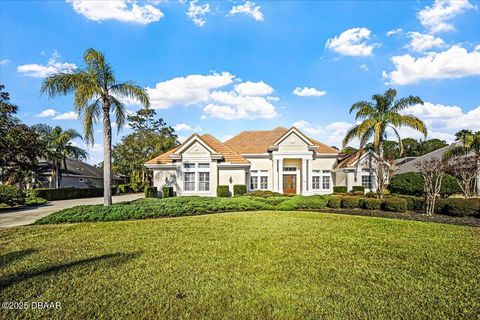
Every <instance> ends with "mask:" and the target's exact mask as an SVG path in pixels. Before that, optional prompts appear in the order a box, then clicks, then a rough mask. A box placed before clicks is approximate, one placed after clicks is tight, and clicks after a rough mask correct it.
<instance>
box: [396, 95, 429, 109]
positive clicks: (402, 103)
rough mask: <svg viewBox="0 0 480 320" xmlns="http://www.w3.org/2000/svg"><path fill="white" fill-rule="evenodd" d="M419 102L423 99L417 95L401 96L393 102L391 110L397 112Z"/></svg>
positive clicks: (421, 102)
mask: <svg viewBox="0 0 480 320" xmlns="http://www.w3.org/2000/svg"><path fill="white" fill-rule="evenodd" d="M417 104H421V105H423V100H422V99H421V98H420V97H417V96H408V97H406V98H401V99H399V100H397V101H396V102H395V104H394V105H393V107H392V109H391V111H393V112H399V111H402V110H405V109H406V108H408V107H411V106H414V105H417Z"/></svg>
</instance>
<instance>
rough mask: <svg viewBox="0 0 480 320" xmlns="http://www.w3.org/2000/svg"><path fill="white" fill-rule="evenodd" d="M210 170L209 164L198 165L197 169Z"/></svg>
mask: <svg viewBox="0 0 480 320" xmlns="http://www.w3.org/2000/svg"><path fill="white" fill-rule="evenodd" d="M208 168H210V163H199V164H198V169H208Z"/></svg>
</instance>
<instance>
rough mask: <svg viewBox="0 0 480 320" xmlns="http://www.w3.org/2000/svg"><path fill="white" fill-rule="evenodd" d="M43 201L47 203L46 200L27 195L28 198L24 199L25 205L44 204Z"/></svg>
mask: <svg viewBox="0 0 480 320" xmlns="http://www.w3.org/2000/svg"><path fill="white" fill-rule="evenodd" d="M45 203H47V200H46V199H43V198H38V197H29V198H27V199H25V204H26V205H27V206H39V205H42V204H45Z"/></svg>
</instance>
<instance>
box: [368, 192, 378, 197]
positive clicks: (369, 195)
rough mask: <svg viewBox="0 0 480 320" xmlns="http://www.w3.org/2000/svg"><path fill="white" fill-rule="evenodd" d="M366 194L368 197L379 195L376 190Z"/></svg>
mask: <svg viewBox="0 0 480 320" xmlns="http://www.w3.org/2000/svg"><path fill="white" fill-rule="evenodd" d="M366 196H367V197H368V198H376V197H377V194H376V193H375V192H367V194H366Z"/></svg>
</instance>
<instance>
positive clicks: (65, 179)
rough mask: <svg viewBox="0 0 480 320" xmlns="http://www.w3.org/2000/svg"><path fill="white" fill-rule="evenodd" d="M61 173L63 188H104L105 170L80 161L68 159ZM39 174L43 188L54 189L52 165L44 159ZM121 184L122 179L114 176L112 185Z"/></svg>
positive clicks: (63, 164) (40, 162)
mask: <svg viewBox="0 0 480 320" xmlns="http://www.w3.org/2000/svg"><path fill="white" fill-rule="evenodd" d="M65 165H66V167H65ZM61 171H62V172H61V180H60V187H61V188H66V187H74V188H87V187H98V188H102V187H103V170H101V169H99V168H96V167H94V166H92V165H89V164H88V163H85V162H82V161H80V160H74V159H67V160H66V161H65V163H63V162H62V165H61ZM37 174H38V181H39V182H40V183H41V184H42V185H43V187H45V188H48V187H52V185H53V181H52V165H51V164H50V163H49V162H48V161H45V160H44V159H41V160H40V161H39V163H38V170H37ZM119 183H121V178H120V177H118V176H117V175H113V177H112V185H116V184H119Z"/></svg>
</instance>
